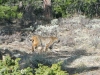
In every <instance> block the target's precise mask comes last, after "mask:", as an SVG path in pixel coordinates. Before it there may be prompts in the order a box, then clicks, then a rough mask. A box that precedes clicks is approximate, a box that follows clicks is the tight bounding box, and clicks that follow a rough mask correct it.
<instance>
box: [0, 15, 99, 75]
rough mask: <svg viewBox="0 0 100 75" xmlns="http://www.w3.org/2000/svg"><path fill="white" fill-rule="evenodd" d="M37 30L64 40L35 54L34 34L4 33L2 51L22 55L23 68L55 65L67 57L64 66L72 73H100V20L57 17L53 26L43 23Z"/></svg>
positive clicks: (1, 38)
mask: <svg viewBox="0 0 100 75" xmlns="http://www.w3.org/2000/svg"><path fill="white" fill-rule="evenodd" d="M34 33H35V34H39V35H41V36H57V37H58V38H59V39H60V43H57V44H56V45H54V46H53V49H52V50H51V51H48V52H46V53H39V54H38V52H33V53H32V52H31V41H30V40H29V39H30V36H32V34H31V33H24V34H22V33H20V32H17V33H15V34H13V35H10V36H8V35H0V51H1V53H2V54H10V55H11V56H12V57H21V58H22V60H21V62H20V63H21V68H24V67H27V66H32V67H36V66H37V63H43V64H48V65H51V64H52V63H55V62H58V61H61V60H63V61H64V62H63V64H62V69H63V70H66V71H68V72H69V73H70V75H72V74H77V75H99V73H100V19H87V18H85V17H84V16H75V17H72V18H63V19H59V20H57V19H54V20H52V21H51V25H45V26H44V25H39V27H38V28H37V29H36V30H35V32H34ZM40 59H41V60H40ZM33 62H34V63H33Z"/></svg>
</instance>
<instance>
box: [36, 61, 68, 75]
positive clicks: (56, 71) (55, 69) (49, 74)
mask: <svg viewBox="0 0 100 75" xmlns="http://www.w3.org/2000/svg"><path fill="white" fill-rule="evenodd" d="M61 63H62V62H58V63H56V64H52V66H51V67H48V66H44V65H42V64H39V65H38V67H39V68H37V69H35V71H36V72H35V75H69V74H68V73H66V72H65V71H62V70H61Z"/></svg>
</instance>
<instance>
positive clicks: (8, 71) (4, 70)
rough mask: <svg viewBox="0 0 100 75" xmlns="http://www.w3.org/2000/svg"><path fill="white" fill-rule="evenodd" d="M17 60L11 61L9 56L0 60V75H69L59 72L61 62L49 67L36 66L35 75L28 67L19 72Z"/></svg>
mask: <svg viewBox="0 0 100 75" xmlns="http://www.w3.org/2000/svg"><path fill="white" fill-rule="evenodd" d="M19 60H20V58H17V59H15V60H13V59H11V57H10V56H6V57H5V58H4V59H3V60H0V75H69V74H68V73H67V72H65V71H62V70H61V64H62V62H58V63H56V64H52V66H51V67H48V66H44V65H43V64H38V67H39V68H37V69H35V74H33V72H32V68H30V67H27V68H24V69H21V70H20V65H19Z"/></svg>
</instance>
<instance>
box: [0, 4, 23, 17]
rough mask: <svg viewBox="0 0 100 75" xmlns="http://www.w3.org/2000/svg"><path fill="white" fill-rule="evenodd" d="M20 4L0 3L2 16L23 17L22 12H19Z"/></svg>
mask: <svg viewBox="0 0 100 75" xmlns="http://www.w3.org/2000/svg"><path fill="white" fill-rule="evenodd" d="M17 9H18V6H12V7H10V6H8V5H7V6H2V5H0V18H1V19H3V18H6V19H9V18H21V17H22V13H20V12H19V13H18V12H17Z"/></svg>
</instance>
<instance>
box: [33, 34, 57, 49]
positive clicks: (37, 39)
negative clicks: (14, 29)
mask: <svg viewBox="0 0 100 75" xmlns="http://www.w3.org/2000/svg"><path fill="white" fill-rule="evenodd" d="M31 41H32V51H34V50H35V49H36V48H37V47H39V46H42V48H45V49H44V51H46V50H47V49H48V48H49V47H51V46H52V45H53V44H54V43H55V42H58V38H57V37H42V36H39V35H34V36H32V38H31Z"/></svg>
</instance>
